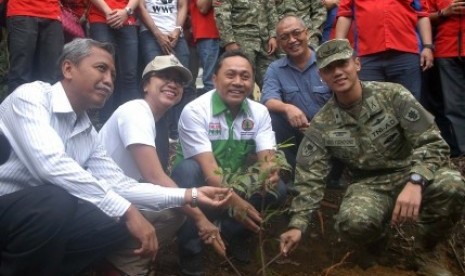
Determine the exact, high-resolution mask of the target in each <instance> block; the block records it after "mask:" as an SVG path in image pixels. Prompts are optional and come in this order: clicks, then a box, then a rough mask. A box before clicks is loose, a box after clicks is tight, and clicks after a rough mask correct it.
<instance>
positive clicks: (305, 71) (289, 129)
mask: <svg viewBox="0 0 465 276" xmlns="http://www.w3.org/2000/svg"><path fill="white" fill-rule="evenodd" d="M276 34H277V39H278V43H279V45H280V47H281V49H282V50H283V51H284V52H285V53H286V57H283V58H281V59H278V60H276V61H274V62H273V63H272V64H271V65H270V66H269V67H268V70H267V71H266V74H265V81H264V84H263V91H262V93H263V94H262V98H261V102H262V103H263V104H265V105H266V107H267V108H268V110H269V111H270V115H271V121H272V126H273V130H274V131H275V133H276V140H277V141H276V142H277V143H282V142H284V141H287V140H289V139H290V138H292V137H295V139H294V140H291V142H292V143H293V144H295V145H294V146H292V147H289V148H285V149H284V153H285V155H286V159H287V161H288V162H289V164H290V165H291V166H292V167H293V168H294V167H295V158H296V155H297V149H298V146H299V144H300V142H301V140H302V137H303V132H304V130H305V129H306V128H307V127H308V126H309V125H310V120H311V119H312V118H313V116H314V115H315V114H316V113H317V112H318V110H320V108H321V107H322V106H323V105H324V104H325V103H326V101H327V100H328V99H329V98H330V97H331V91H330V90H329V88H328V87H327V86H326V84H325V83H324V82H323V81H322V80H321V78H320V75H319V73H318V68H317V66H316V59H315V55H314V52H313V50H312V49H311V48H309V47H308V36H309V34H308V31H307V29H306V27H305V24H304V23H303V21H302V20H301V19H300V18H299V17H296V16H285V17H284V18H282V19H281V20H280V21H279V22H278V25H277V27H276Z"/></svg>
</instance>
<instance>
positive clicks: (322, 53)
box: [316, 39, 354, 69]
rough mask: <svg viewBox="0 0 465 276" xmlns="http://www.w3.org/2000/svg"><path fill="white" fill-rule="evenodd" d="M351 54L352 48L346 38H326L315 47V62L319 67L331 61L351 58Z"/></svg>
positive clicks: (352, 52)
mask: <svg viewBox="0 0 465 276" xmlns="http://www.w3.org/2000/svg"><path fill="white" fill-rule="evenodd" d="M353 54H354V49H353V48H352V47H351V46H350V43H349V41H348V40H347V39H332V40H328V41H326V42H325V43H323V44H321V45H320V47H318V48H317V49H316V64H317V65H318V68H320V69H321V68H324V67H326V66H327V65H328V64H330V63H331V62H333V61H336V60H342V59H348V58H351V57H352V55H353Z"/></svg>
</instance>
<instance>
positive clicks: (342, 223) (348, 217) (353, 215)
mask: <svg viewBox="0 0 465 276" xmlns="http://www.w3.org/2000/svg"><path fill="white" fill-rule="evenodd" d="M394 203H395V202H394V199H393V197H392V193H391V192H387V191H376V190H374V189H372V187H370V186H369V185H364V184H363V183H354V184H351V185H350V186H349V187H348V189H347V192H346V194H345V196H344V199H343V201H342V203H341V206H340V208H339V213H338V214H337V216H336V225H335V227H336V230H337V231H338V232H339V233H340V234H341V235H342V236H343V238H345V239H347V240H350V241H353V242H356V243H358V244H368V243H371V242H373V241H377V240H379V239H380V238H382V237H383V236H384V234H385V231H386V230H387V227H386V226H387V223H389V219H390V218H391V212H392V211H391V210H392V209H393V206H394Z"/></svg>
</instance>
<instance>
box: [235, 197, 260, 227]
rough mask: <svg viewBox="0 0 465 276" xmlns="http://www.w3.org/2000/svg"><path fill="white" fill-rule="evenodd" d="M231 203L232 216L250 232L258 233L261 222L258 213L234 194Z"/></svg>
mask: <svg viewBox="0 0 465 276" xmlns="http://www.w3.org/2000/svg"><path fill="white" fill-rule="evenodd" d="M231 201H232V203H231V208H232V212H233V214H232V216H233V217H234V218H235V219H236V220H237V221H238V222H240V223H241V224H242V225H244V227H246V228H247V229H249V230H250V231H253V232H255V233H258V232H259V231H260V224H261V222H262V218H261V217H260V213H259V212H258V211H257V210H256V209H255V208H254V207H253V206H252V204H250V203H249V202H247V201H246V200H244V199H243V198H241V197H240V196H238V195H237V194H236V193H234V195H233V198H232V200H231Z"/></svg>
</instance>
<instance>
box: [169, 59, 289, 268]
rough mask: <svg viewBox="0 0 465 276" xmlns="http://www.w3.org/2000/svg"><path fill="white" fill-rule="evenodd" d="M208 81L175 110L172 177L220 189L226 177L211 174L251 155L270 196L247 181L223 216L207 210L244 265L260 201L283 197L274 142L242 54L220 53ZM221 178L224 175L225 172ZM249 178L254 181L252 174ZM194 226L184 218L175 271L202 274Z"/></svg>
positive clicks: (240, 164)
mask: <svg viewBox="0 0 465 276" xmlns="http://www.w3.org/2000/svg"><path fill="white" fill-rule="evenodd" d="M213 82H214V83H215V88H216V89H215V90H212V91H209V92H207V93H205V94H203V95H202V96H200V97H198V98H197V99H195V100H194V101H192V102H190V103H189V104H187V105H186V107H185V108H184V110H183V111H182V113H181V119H180V121H179V126H178V128H179V141H180V145H181V148H180V149H178V158H177V164H176V166H175V167H174V168H173V173H172V178H173V180H174V181H175V182H176V183H177V184H178V186H180V187H186V188H187V187H196V186H213V187H221V186H225V185H228V183H225V182H227V181H229V180H223V176H221V175H220V174H218V173H217V172H219V171H221V170H222V171H223V172H227V171H230V172H232V173H236V172H237V173H241V172H242V173H244V171H245V168H246V167H247V165H246V163H247V158H248V157H249V156H251V155H252V156H254V157H256V160H257V166H260V172H261V174H265V172H268V174H267V175H266V176H265V177H266V180H265V182H266V183H268V184H269V187H267V188H270V189H271V187H273V190H274V192H275V194H276V196H272V195H271V194H269V193H263V190H267V188H264V187H263V186H262V187H261V188H260V191H259V192H257V193H254V192H253V191H252V190H253V189H252V188H251V186H253V185H252V183H250V185H248V187H247V188H243V190H245V189H248V193H250V194H251V195H250V196H246V195H245V194H246V193H245V192H243V191H240V190H239V189H238V191H237V193H233V195H232V197H231V201H230V206H229V207H230V209H231V210H232V212H230V213H229V215H228V214H226V213H227V212H221V210H215V211H216V214H212V217H214V218H215V219H216V223H218V224H219V225H220V229H221V235H222V236H223V238H224V239H225V240H226V241H228V247H227V253H228V255H230V256H231V257H232V258H234V259H235V260H236V261H238V263H248V262H250V254H249V250H248V249H249V246H248V245H249V244H248V241H249V238H250V237H251V235H252V233H253V232H255V233H257V232H259V231H260V230H261V229H260V225H261V223H262V218H261V216H260V213H259V211H258V210H261V204H262V201H264V206H267V207H268V206H272V205H274V206H276V205H279V204H280V203H282V202H283V201H284V200H285V198H286V187H285V185H284V183H283V182H282V181H280V179H279V169H280V168H279V166H278V164H277V163H276V162H275V149H276V140H275V135H274V132H273V130H272V129H271V119H270V114H269V113H268V110H267V109H266V107H265V106H263V105H262V104H260V103H257V102H254V101H252V100H250V99H248V98H247V97H248V96H249V95H250V93H252V90H253V84H254V71H253V67H252V63H251V62H250V60H249V59H248V57H247V56H246V55H245V54H244V53H243V52H242V51H241V50H233V51H229V52H225V53H224V54H223V55H222V56H221V57H220V58H219V59H218V63H217V67H216V69H215V73H214V75H213ZM224 176H225V178H228V176H227V175H226V173H225V175H224ZM249 176H250V177H251V178H252V179H253V182H254V183H259V181H260V180H259V176H258V173H253V174H252V173H250V175H249ZM249 176H247V177H249ZM261 177H263V176H261ZM251 181H252V180H251ZM229 184H232V183H229ZM234 188H238V187H237V186H235V187H234ZM210 213H212V212H211V211H210ZM195 230H196V229H195V224H194V223H193V221H192V220H191V219H189V218H188V219H187V221H186V223H184V225H183V226H182V227H181V229H180V231H179V233H178V240H179V243H178V244H179V254H180V270H181V275H185V276H199V275H204V274H205V271H204V265H203V263H202V250H203V249H202V244H201V242H200V238H199V235H198V233H197V232H196V231H195Z"/></svg>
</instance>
